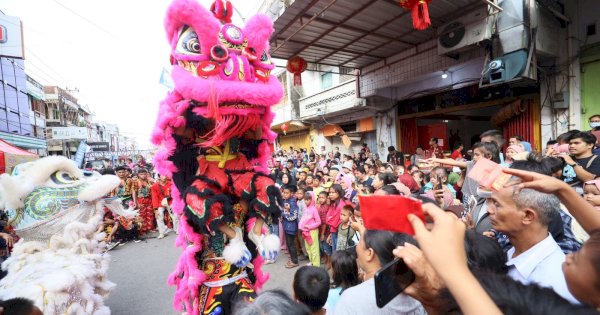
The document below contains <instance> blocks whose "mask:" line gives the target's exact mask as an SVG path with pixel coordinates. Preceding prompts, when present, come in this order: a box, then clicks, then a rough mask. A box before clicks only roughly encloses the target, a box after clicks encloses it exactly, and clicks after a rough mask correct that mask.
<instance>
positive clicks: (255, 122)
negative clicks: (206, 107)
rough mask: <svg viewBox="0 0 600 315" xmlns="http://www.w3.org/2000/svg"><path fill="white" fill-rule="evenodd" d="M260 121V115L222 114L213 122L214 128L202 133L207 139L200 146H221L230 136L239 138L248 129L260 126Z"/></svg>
mask: <svg viewBox="0 0 600 315" xmlns="http://www.w3.org/2000/svg"><path fill="white" fill-rule="evenodd" d="M261 123H262V121H261V118H260V115H257V114H249V115H245V116H242V115H223V116H221V118H220V119H219V120H218V121H216V122H215V128H214V129H213V130H211V131H210V132H208V133H207V134H206V135H204V136H203V137H202V138H203V139H207V140H208V141H206V142H203V143H202V144H201V146H202V147H205V148H209V147H214V146H221V145H223V143H225V142H226V141H228V140H230V139H232V138H239V137H241V136H242V135H243V134H244V133H246V132H247V131H248V130H251V129H254V128H256V126H260V125H261Z"/></svg>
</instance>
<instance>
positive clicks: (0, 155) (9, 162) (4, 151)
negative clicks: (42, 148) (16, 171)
mask: <svg viewBox="0 0 600 315" xmlns="http://www.w3.org/2000/svg"><path fill="white" fill-rule="evenodd" d="M38 158H39V157H38V156H37V154H34V153H31V152H29V151H25V150H22V149H20V148H17V147H15V146H13V145H11V144H10V143H8V142H6V141H3V140H2V139H0V174H3V173H9V174H10V173H11V172H12V169H13V168H14V167H15V166H16V165H18V164H21V163H25V162H30V161H34V160H37V159H38Z"/></svg>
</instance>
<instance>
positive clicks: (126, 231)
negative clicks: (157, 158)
mask: <svg viewBox="0 0 600 315" xmlns="http://www.w3.org/2000/svg"><path fill="white" fill-rule="evenodd" d="M124 162H125V163H123V164H121V165H118V166H117V167H116V168H114V169H113V168H111V167H108V168H106V169H104V170H101V173H102V174H103V175H104V174H113V175H116V176H117V177H118V178H119V180H120V184H119V186H118V187H117V188H115V190H114V191H113V192H112V193H111V194H110V196H111V197H115V198H119V200H120V201H121V203H122V206H123V208H125V209H128V210H129V211H126V212H124V213H115V212H114V211H111V210H110V209H109V208H106V209H105V214H104V225H103V227H102V229H103V230H104V231H105V232H106V241H107V249H108V250H110V249H113V248H114V247H116V246H122V245H124V244H125V243H127V242H130V241H133V242H136V243H137V242H140V241H141V238H142V237H144V236H148V235H149V234H154V233H158V236H157V237H158V238H159V239H162V238H164V237H165V236H166V235H167V234H168V233H170V232H172V231H174V232H175V233H177V224H178V222H179V220H178V218H177V216H176V215H175V214H174V213H173V211H172V210H171V207H170V205H171V200H172V198H171V180H170V179H169V178H167V177H166V176H164V175H154V172H153V169H152V165H151V164H150V163H146V161H145V159H144V158H143V157H139V158H138V161H137V163H135V164H133V163H132V159H130V158H128V159H125V160H124ZM155 177H157V179H154V178H155Z"/></svg>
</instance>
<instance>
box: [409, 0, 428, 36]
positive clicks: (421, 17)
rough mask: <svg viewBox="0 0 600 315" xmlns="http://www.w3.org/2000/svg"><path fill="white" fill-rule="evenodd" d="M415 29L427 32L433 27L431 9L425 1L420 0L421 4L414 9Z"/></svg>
mask: <svg viewBox="0 0 600 315" xmlns="http://www.w3.org/2000/svg"><path fill="white" fill-rule="evenodd" d="M412 21H413V27H414V28H415V29H417V30H420V31H423V30H426V29H427V28H428V27H429V26H430V25H431V20H430V19H429V8H428V7H427V2H426V1H425V0H420V1H419V4H417V5H416V6H414V7H413V8H412Z"/></svg>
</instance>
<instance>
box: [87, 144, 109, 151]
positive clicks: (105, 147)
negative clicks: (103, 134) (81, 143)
mask: <svg viewBox="0 0 600 315" xmlns="http://www.w3.org/2000/svg"><path fill="white" fill-rule="evenodd" d="M87 145H89V146H90V148H91V149H92V152H109V151H110V144H109V143H108V142H88V143H87Z"/></svg>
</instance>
